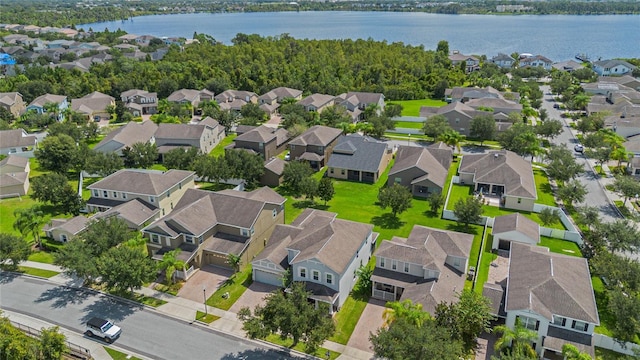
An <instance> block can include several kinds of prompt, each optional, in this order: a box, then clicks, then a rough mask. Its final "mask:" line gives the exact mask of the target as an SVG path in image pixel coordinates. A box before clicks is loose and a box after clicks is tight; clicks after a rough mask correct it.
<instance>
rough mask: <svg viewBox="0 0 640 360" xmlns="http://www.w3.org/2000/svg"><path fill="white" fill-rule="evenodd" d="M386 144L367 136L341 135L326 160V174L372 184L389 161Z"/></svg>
mask: <svg viewBox="0 0 640 360" xmlns="http://www.w3.org/2000/svg"><path fill="white" fill-rule="evenodd" d="M391 157H392V151H391V149H390V148H388V147H387V144H386V143H384V142H381V141H378V140H376V139H374V138H371V137H368V136H362V135H359V134H349V135H346V136H341V137H340V138H339V139H338V144H336V146H335V147H334V148H333V152H332V153H331V157H329V161H328V162H327V166H328V167H329V171H327V176H329V177H332V178H336V179H344V180H350V181H359V182H364V183H370V184H373V183H375V182H376V181H378V179H379V178H380V175H382V173H383V172H384V170H385V169H386V168H387V165H389V161H391Z"/></svg>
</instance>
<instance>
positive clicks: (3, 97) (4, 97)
mask: <svg viewBox="0 0 640 360" xmlns="http://www.w3.org/2000/svg"><path fill="white" fill-rule="evenodd" d="M0 107H3V108H5V109H6V110H7V111H8V112H10V113H11V114H13V116H15V117H16V118H17V117H18V116H20V115H22V114H24V112H25V111H26V106H25V104H24V100H22V94H20V93H19V92H8V93H0Z"/></svg>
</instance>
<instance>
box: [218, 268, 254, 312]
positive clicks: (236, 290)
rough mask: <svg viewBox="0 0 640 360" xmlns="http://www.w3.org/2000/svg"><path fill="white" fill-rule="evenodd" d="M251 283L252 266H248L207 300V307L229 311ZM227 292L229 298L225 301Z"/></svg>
mask: <svg viewBox="0 0 640 360" xmlns="http://www.w3.org/2000/svg"><path fill="white" fill-rule="evenodd" d="M251 282H252V279H251V265H248V266H246V267H245V268H244V269H243V270H242V271H240V272H239V273H236V274H234V275H233V276H232V277H230V278H229V279H228V280H227V281H225V283H224V284H223V285H222V286H221V287H220V288H218V290H216V292H215V293H213V295H211V296H210V297H209V299H207V305H209V306H214V307H217V308H218V309H222V310H229V308H231V305H233V303H235V302H236V300H238V298H240V296H241V295H242V294H243V293H244V291H245V290H247V288H248V287H249V285H251ZM227 292H228V293H229V297H227V298H226V299H225V298H223V295H224V294H225V293H227Z"/></svg>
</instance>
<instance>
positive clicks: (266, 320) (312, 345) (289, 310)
mask: <svg viewBox="0 0 640 360" xmlns="http://www.w3.org/2000/svg"><path fill="white" fill-rule="evenodd" d="M290 289H291V291H289V292H287V293H285V292H283V291H280V290H277V291H274V292H272V293H271V294H269V295H267V297H266V298H265V304H264V306H260V305H258V306H256V307H255V309H254V311H253V314H252V313H251V310H250V309H249V308H246V307H245V308H243V309H241V310H240V311H239V312H238V318H239V319H240V320H241V321H242V323H243V326H242V328H243V330H245V331H246V332H247V335H248V336H249V337H250V338H264V337H266V336H267V335H268V334H279V335H280V337H281V338H282V339H286V338H289V337H291V338H292V339H293V346H295V345H297V344H298V343H299V342H300V341H303V342H304V343H305V348H306V351H307V352H309V353H313V352H315V350H316V349H317V348H318V346H319V345H320V344H322V342H324V341H325V340H326V339H327V338H328V337H329V336H331V335H332V334H333V332H334V331H335V325H334V323H333V319H332V318H331V317H330V316H329V309H328V305H327V304H325V303H319V306H318V307H317V308H316V306H314V304H312V303H310V302H309V300H308V298H309V296H310V295H311V294H310V293H309V292H308V291H307V290H306V289H305V285H304V283H298V282H294V283H292V284H291V288H290Z"/></svg>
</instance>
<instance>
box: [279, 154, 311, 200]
mask: <svg viewBox="0 0 640 360" xmlns="http://www.w3.org/2000/svg"><path fill="white" fill-rule="evenodd" d="M311 174H313V169H312V168H311V166H309V163H308V162H306V161H290V162H288V163H287V164H285V166H284V170H283V171H282V184H283V185H285V186H286V187H287V188H288V189H289V191H291V194H293V195H294V196H296V197H298V196H300V195H301V193H302V180H303V179H306V178H308V177H309V176H311Z"/></svg>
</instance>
